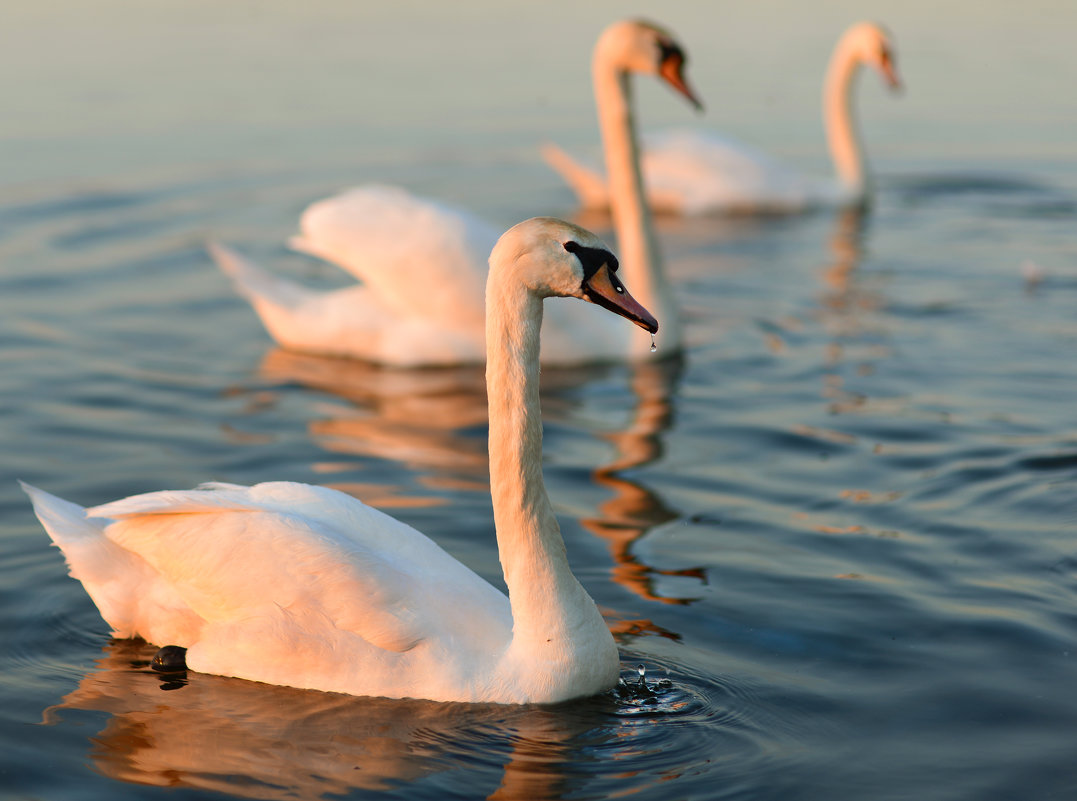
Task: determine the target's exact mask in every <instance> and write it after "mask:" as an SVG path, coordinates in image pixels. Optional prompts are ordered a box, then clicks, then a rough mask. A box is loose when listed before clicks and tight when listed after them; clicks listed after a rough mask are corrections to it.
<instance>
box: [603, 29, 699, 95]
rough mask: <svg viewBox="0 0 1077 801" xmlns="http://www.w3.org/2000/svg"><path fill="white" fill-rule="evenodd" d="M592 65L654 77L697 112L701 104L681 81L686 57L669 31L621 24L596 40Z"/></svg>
mask: <svg viewBox="0 0 1077 801" xmlns="http://www.w3.org/2000/svg"><path fill="white" fill-rule="evenodd" d="M595 62H596V63H598V62H601V63H604V64H609V65H611V66H613V67H614V68H615V69H617V70H619V71H621V72H639V73H643V74H645V75H657V76H658V77H660V78H661V79H662V80H664V81H665V82H666V83H668V84H669V85H670V86H672V87H673V88H674V89H675V90H676V91H677V92H679V93H680V94H682V95H683V96H684V97H685V98H687V99H688V102H689V103H691V104H692V105H693V106H694V107H695V108H696V109H697V110H702V109H703V103H701V102H700V100H699V97H698V96H697V95H696V93H695V92H694V91H693V90H692V88H691V87H690V86H689V85H688V81H687V80H686V79H685V77H684V67H685V64H686V63H687V57H686V56H685V53H684V48H682V47H681V46H680V44H679V43H678V42H677V40H676V39H675V38H674V37H673V34H671V33H670V32H669V31H667V30H666V29H665V28H662V27H661V26H659V25H655V24H654V23H652V22H647V21H645V20H621V21H620V22H615V23H613V24H612V25H610V26H609V27H608V28H606V30H604V31H603V32H602V35H601V36H599V37H598V43H597V44H596V45H595Z"/></svg>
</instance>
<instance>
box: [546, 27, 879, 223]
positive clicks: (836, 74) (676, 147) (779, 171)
mask: <svg viewBox="0 0 1077 801" xmlns="http://www.w3.org/2000/svg"><path fill="white" fill-rule="evenodd" d="M864 64H867V65H870V66H872V67H874V68H875V69H877V70H878V71H879V72H880V74H881V75H882V76H883V77H884V79H885V80H886V81H887V82H888V83H889V84H890V86H891V87H892V88H897V87H899V86H900V82H899V79H898V77H897V71H896V67H895V65H894V56H893V45H892V40H891V37H890V35H889V34H888V33H887V32H886V31H885V30H884V29H883V28H882V27H881V26H879V25H876V24H874V23H868V22H861V23H858V24H856V25H853V26H852V27H850V28H849V29H848V30H847V31H846V32H845V34H844V35H843V36H842V37H841V39H840V40H839V41H838V44H837V46H836V47H835V49H834V55H833V56H832V58H831V61H830V67H829V68H828V70H827V74H826V80H825V83H824V87H823V118H824V122H825V124H826V131H827V143H828V146H829V148H830V153H831V156H832V158H833V161H834V168H835V173H836V175H835V177H834V178H833V179H831V180H826V179H820V178H818V177H814V176H805V175H802V174H800V173H798V172H797V171H795V170H793V169H790V168H789V167H788V166H787V165H785V164H783V163H781V162H780V161H778V160H776V159H774V158H772V157H770V156H768V155H767V154H765V153H763V152H762V151H759V150H757V149H755V148H752V147H750V146H748V145H745V144H743V143H740V142H737V141H735V140H733V139H730V138H728V137H724V136H721V135H718V134H714V133H711V132H702V131H687V130H677V131H668V132H664V133H658V134H652V135H646V136H644V138H643V145H644V148H643V156H642V169H643V176H644V180H645V183H646V191H647V200H648V203H649V204H650V205H651V207H652V209H654V210H655V211H658V212H663V213H668V214H684V215H696V214H707V213H723V212H724V213H757V212H764V213H766V212H771V213H781V212H796V211H804V210H806V209H810V208H813V207H816V206H847V205H856V204H860V203H863V202H865V201H866V200H867V198H868V197H869V195H870V191H871V181H870V175H869V172H868V167H867V160H866V156H865V154H864V148H863V145H862V143H861V141H860V134H859V131H858V127H857V122H856V119H855V117H854V115H853V111H852V103H853V99H852V91H853V86H854V79H855V78H856V75H857V73H858V72H859V69H860V67H861V65H864ZM543 152H544V155H545V157H546V160H547V162H549V164H550V165H551V166H552V167H553V168H554V169H555V170H557V172H559V173H560V174H561V176H562V177H563V178H564V179H565V181H566V182H567V183H568V184H569V185H570V186H571V187H572V188H573V190H574V191H575V192H576V194H577V195H578V196H579V200H580V203H581V205H583V206H584V207H586V208H592V209H602V208H607V207H608V206H609V191H608V189H607V187H606V182H605V181H604V179H603V178H602V176H601V175H600V174H599V173H598V172H596V171H595V170H593V169H591V168H589V167H587V166H585V165H583V164H581V163H579V162H577V161H576V160H575V159H573V158H572V157H571V156H569V155H568V154H567V153H565V152H564V151H562V150H561V149H560V148H557V147H556V146H554V145H547V146H546V147H545V149H544V151H543Z"/></svg>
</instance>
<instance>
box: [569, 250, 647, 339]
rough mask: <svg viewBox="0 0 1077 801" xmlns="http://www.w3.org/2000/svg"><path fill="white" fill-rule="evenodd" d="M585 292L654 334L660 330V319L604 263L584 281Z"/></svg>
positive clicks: (595, 300)
mask: <svg viewBox="0 0 1077 801" xmlns="http://www.w3.org/2000/svg"><path fill="white" fill-rule="evenodd" d="M583 294H584V297H585V298H587V300H589V301H591V302H592V303H594V304H597V305H599V306H601V307H602V308H604V309H609V310H610V311H611V312H613V313H614V314H619V315H621V316H622V317H624V318H625V319H626V320H631V321H632V322H634V323H635V324H636V325H638V326H639V327H640V328H643V329H646V330H647V331H650V332H651V333H652V334H654V333H656V332H657V331H658V321H657V320H656V319H654V317H653V316H652V315H651V313H650V312H649V311H647V310H646V309H645V308H643V306H641V305H640V304H639V302H638V301H637V300H636V299H635V298H634V297H632V296H631V295H629V294H628V290H627V289H625V285H624V284H622V283H621V281H620V279H618V278H617V276H616V275H614V274H613V271H612V270H610V267H609V265H608V264H604V265H602V266H601V267H599V268H598V270H596V271H595V274H594V275H592V276H591V277H590V278H588V279H587V280H586V281H584V282H583Z"/></svg>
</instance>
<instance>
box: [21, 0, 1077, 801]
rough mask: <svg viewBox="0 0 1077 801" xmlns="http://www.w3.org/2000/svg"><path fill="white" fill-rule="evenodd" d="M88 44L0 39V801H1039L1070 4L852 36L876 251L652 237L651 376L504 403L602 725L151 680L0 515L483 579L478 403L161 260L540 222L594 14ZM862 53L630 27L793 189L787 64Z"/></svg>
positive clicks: (1061, 718) (243, 685)
mask: <svg viewBox="0 0 1077 801" xmlns="http://www.w3.org/2000/svg"><path fill="white" fill-rule="evenodd" d="M95 6H96V9H95V11H94V13H92V14H91V13H90V12H89V11H88V10H86V9H88V8H89V7H85V9H84V7H83V6H82V5H77V4H74V3H70V2H64V1H63V0H59V1H58V2H57V3H54V4H51V5H48V6H41V5H38V4H34V5H33V6H31V5H30V4H25V6H23V5H19V4H17V5H16V8H14V9H12V11H11V14H12V16H13V18H14V21H15V23H17V25H16V26H15V27H14V30H17V31H19V32H20V33H21V35H19V36H16V37H13V38H12V41H11V42H10V46H9V47H7V48H6V49H5V50H4V51H3V54H2V55H0V66H4V67H8V68H7V69H3V70H0V75H2V76H3V77H2V78H0V88H2V89H3V90H4V91H5V92H6V96H7V97H8V98H9V105H8V107H9V110H10V111H11V112H12V113H11V120H12V121H11V124H10V125H7V127H6V129H5V131H4V132H2V133H0V167H3V174H4V175H5V176H6V178H4V179H3V182H2V183H0V362H2V369H0V398H3V402H2V403H0V438H2V442H3V443H4V452H5V458H4V459H3V462H2V464H0V509H2V511H3V521H4V522H3V527H2V529H0V641H2V642H3V643H4V644H5V647H4V648H3V649H0V787H2V788H3V790H2V793H0V795H4V797H11V798H26V799H29V798H35V799H39V798H49V799H61V798H62V799H95V798H116V797H122V798H163V797H165V796H166V795H167V797H168V798H170V799H176V798H200V799H201V798H207V799H209V798H213V799H223V798H230V797H246V798H260V799H269V798H273V799H276V798H289V799H291V798H335V797H346V798H406V799H416V798H429V799H443V798H468V799H470V798H488V797H492V798H501V799H508V798H519V799H543V798H550V799H554V798H572V799H593V798H611V797H632V798H640V799H671V798H677V799H722V798H741V799H748V798H750V799H782V800H783V801H785V800H787V799H828V800H832V799H906V798H908V799H940V800H942V799H955V800H957V799H977V800H978V801H979V800H980V799H1050V798H1058V799H1063V798H1072V797H1074V795H1075V794H1077V767H1075V766H1077V747H1075V745H1074V737H1073V731H1074V729H1075V726H1077V690H1075V689H1074V688H1075V686H1077V681H1075V675H1077V665H1075V660H1077V614H1075V610H1077V542H1075V537H1074V533H1075V532H1077V426H1075V422H1074V421H1075V419H1077V418H1075V416H1074V402H1073V399H1074V398H1075V397H1077V370H1075V369H1074V354H1075V353H1077V317H1075V315H1074V308H1075V304H1077V245H1075V238H1074V231H1075V226H1074V223H1075V220H1077V146H1075V145H1074V142H1073V137H1072V132H1073V130H1075V127H1074V126H1075V124H1077V114H1075V108H1074V106H1073V105H1072V104H1067V103H1066V102H1064V98H1065V97H1068V96H1069V94H1065V93H1064V91H1063V90H1064V89H1065V87H1066V86H1067V85H1068V84H1067V81H1068V78H1067V77H1066V76H1070V77H1071V76H1072V75H1073V74H1075V71H1077V55H1075V54H1074V51H1073V50H1072V48H1070V47H1068V46H1067V45H1066V34H1065V31H1072V29H1073V26H1072V23H1073V22H1074V12H1073V10H1072V9H1070V8H1069V7H1068V6H1067V7H1063V6H1059V5H1058V4H1053V3H1050V2H1046V0H1045V2H1041V3H1038V4H1035V3H1034V4H1033V6H1032V7H1030V8H1025V7H1022V8H1021V9H1016V8H1015V9H1013V10H1007V9H1005V8H1001V7H1000V8H987V9H984V8H980V7H977V8H976V9H971V8H970V9H957V8H946V9H939V8H937V4H927V3H923V4H918V3H902V4H897V3H892V4H882V5H880V6H879V7H878V8H876V9H872V10H871V15H872V16H875V17H878V18H881V19H884V20H885V21H886V22H887V23H888V24H889V25H890V27H891V28H892V29H893V30H894V31H895V34H896V36H897V38H898V42H899V64H900V65H901V68H902V70H903V71H904V73H905V79H906V83H907V86H908V89H907V92H906V94H905V95H904V96H903V97H901V98H900V99H894V98H891V97H888V96H886V95H885V93H884V92H883V91H882V89H881V87H880V86H879V85H878V82H877V81H875V80H874V78H873V76H865V78H864V80H863V81H862V86H861V94H862V98H861V99H862V102H861V104H860V106H861V111H862V114H863V117H864V122H865V132H866V136H867V139H868V142H869V147H870V149H871V151H872V156H873V159H874V164H875V166H876V168H877V170H878V173H879V176H878V184H879V186H878V196H877V202H876V203H875V206H874V207H873V209H872V210H871V211H870V212H869V213H868V214H866V215H851V214H845V215H835V214H829V213H820V214H815V215H809V216H805V217H797V218H787V219H781V218H777V219H766V220H754V221H753V220H749V219H735V220H689V221H684V220H662V221H661V223H660V225H659V234H660V239H661V243H662V248H663V251H664V253H665V254H666V259H667V262H668V266H669V269H670V271H671V272H672V274H673V275H674V277H675V279H676V284H677V291H678V298H679V300H680V302H681V305H682V308H683V309H684V310H685V317H686V319H687V321H688V324H687V333H688V338H689V342H690V346H689V347H688V349H687V351H686V353H685V354H684V357H683V358H682V359H679V360H671V361H668V362H665V363H663V364H661V365H657V366H649V367H643V368H632V367H628V366H610V367H603V368H598V369H589V370H573V371H555V370H548V371H545V372H544V375H543V381H544V389H543V410H544V415H545V421H546V434H545V461H546V477H547V486H548V489H549V492H550V495H551V497H552V499H553V502H554V505H555V508H556V509H557V511H558V514H559V516H560V519H561V524H562V529H563V531H564V534H565V538H566V545H567V548H568V551H569V556H570V559H571V561H572V564H573V567H574V569H575V572H576V574H577V575H578V576H579V577H580V579H581V581H582V582H583V583H584V585H585V586H586V588H587V590H588V591H589V592H590V593H591V595H592V596H593V597H594V598H595V600H596V601H597V602H598V604H599V606H600V608H601V609H602V610H603V612H604V614H605V615H606V617H607V620H608V621H609V623H610V626H611V628H612V629H613V631H614V632H615V634H616V636H617V638H618V642H619V644H620V648H621V653H622V664H623V668H624V676H625V680H626V682H627V685H626V686H625V687H624V688H622V689H621V690H620V691H619V692H618V693H611V694H610V695H607V696H604V697H600V698H596V699H592V700H589V701H586V702H580V703H573V704H570V705H567V706H563V707H552V708H545V707H522V708H521V707H496V706H493V707H490V706H480V707H475V706H467V705H444V704H432V703H426V702H400V701H385V700H379V699H364V698H350V697H340V696H334V695H328V694H321V693H310V692H303V691H297V690H291V689H287V688H275V687H268V686H263V685H257V684H252V683H248V682H243V681H239V680H234V679H225V678H220V677H214V676H204V675H197V674H190V675H189V676H188V677H187V681H186V683H184V682H178V683H176V682H170V681H168V680H162V679H161V678H160V677H158V676H157V675H155V674H153V673H152V672H151V671H149V670H148V668H147V662H148V659H149V658H150V656H152V653H153V650H154V649H153V648H152V647H151V646H146V645H145V644H140V643H132V642H114V641H111V640H110V639H109V637H108V629H107V627H106V626H105V624H104V623H103V621H102V620H101V619H100V617H99V616H98V615H97V612H96V610H95V608H94V607H93V605H92V603H91V602H90V600H89V598H88V597H87V596H86V595H85V593H84V592H83V590H82V589H81V587H80V586H79V584H78V583H77V582H75V581H72V580H71V579H70V578H68V577H67V575H66V570H65V568H64V565H63V560H62V557H61V556H60V554H59V553H58V552H57V551H56V550H55V549H53V548H51V547H49V545H48V539H47V537H46V536H45V534H44V533H43V532H42V531H41V529H40V527H39V525H38V523H37V521H36V520H35V519H34V518H33V516H32V513H31V511H30V508H29V504H28V502H27V500H26V498H25V496H23V495H22V493H21V492H20V491H19V490H18V488H17V486H16V485H15V479H16V478H22V479H24V480H27V481H29V482H31V483H33V484H36V485H39V486H42V487H44V488H46V489H48V490H49V491H51V492H54V493H56V494H59V495H61V496H63V497H66V498H70V499H71V500H73V501H76V502H79V503H82V504H85V505H91V504H95V503H99V502H103V501H106V500H110V499H113V498H117V497H121V496H125V495H130V494H133V493H137V492H142V491H149V490H155V489H161V488H168V487H176V488H180V487H191V486H194V485H196V484H198V483H200V482H202V481H206V480H224V481H232V482H239V483H251V482H257V481H262V480H270V479H289V480H298V481H307V482H311V483H318V484H325V485H330V486H334V487H338V488H341V489H345V490H346V491H349V492H353V493H355V494H357V495H359V496H360V497H363V498H364V499H366V500H368V501H369V502H371V503H373V504H375V505H377V506H379V507H381V508H385V509H387V510H389V511H391V513H392V514H394V515H396V516H398V517H399V518H401V519H403V520H405V521H407V522H408V523H411V524H413V525H415V526H417V527H418V528H420V529H421V530H423V531H424V532H426V533H428V534H429V535H431V536H432V537H433V538H434V539H436V540H437V541H438V542H439V543H442V544H443V545H444V546H445V547H446V548H447V549H448V550H450V551H451V552H452V553H454V554H455V555H457V556H458V557H459V558H461V559H462V560H464V561H465V562H466V563H467V564H469V565H470V566H472V567H473V568H474V569H475V570H477V571H478V572H479V573H480V574H481V575H483V576H485V577H486V578H488V579H490V580H491V581H494V582H495V583H497V582H500V568H499V565H498V562H497V555H496V550H495V546H494V542H493V536H492V519H491V509H490V502H489V496H488V492H487V467H486V461H485V435H486V427H485V426H486V423H485V397H484V384H483V380H482V374H481V370H477V369H460V370H435V371H417V372H408V371H398V370H385V369H379V368H375V367H370V366H365V365H359V364H349V363H347V362H342V361H336V360H331V359H318V358H312V357H304V356H297V355H295V354H289V353H285V352H282V351H279V350H277V349H275V348H273V347H272V346H271V344H270V342H269V341H268V339H267V337H266V335H265V333H264V331H263V330H262V329H261V327H260V325H259V323H258V321H257V319H256V318H255V316H254V315H253V313H252V312H251V311H250V309H249V308H248V307H247V306H246V305H245V304H244V303H243V302H242V301H240V300H239V299H237V298H236V297H235V296H234V295H233V293H232V291H231V289H230V287H229V285H228V283H227V281H226V280H225V279H224V278H223V277H222V276H220V275H219V274H218V273H217V272H216V270H215V268H214V267H213V265H212V263H211V262H210V261H209V259H208V258H207V256H206V255H205V253H204V249H203V243H204V241H205V240H206V239H207V238H209V237H217V238H220V239H222V240H224V241H227V242H229V243H231V244H234V245H235V246H237V247H240V248H242V249H243V250H245V251H246V252H248V253H250V254H251V255H252V256H254V257H255V258H257V259H259V260H260V261H261V262H262V263H264V264H266V265H267V266H269V267H271V268H272V269H274V270H277V271H280V272H282V273H288V274H291V275H294V276H296V277H298V278H300V279H302V280H304V281H305V282H307V283H310V284H314V285H317V284H321V285H336V284H339V283H341V281H342V280H343V279H342V278H341V276H340V275H339V274H338V273H337V272H336V271H335V270H334V269H333V268H331V267H328V266H325V265H321V264H318V263H316V262H314V261H312V260H310V259H306V258H304V257H300V256H297V255H295V254H292V253H290V252H288V251H287V250H286V249H285V248H284V247H283V242H284V241H285V239H286V238H287V236H288V235H290V234H291V233H292V232H293V231H294V227H295V221H296V219H297V217H298V214H299V213H300V211H301V210H302V209H303V208H304V206H305V205H306V204H307V203H309V202H311V201H313V200H315V199H318V198H319V197H322V196H325V195H327V194H329V193H331V192H333V191H335V190H337V189H339V188H341V187H344V186H347V185H350V184H354V183H359V182H362V181H366V180H381V181H390V182H393V183H397V184H401V185H404V186H406V187H408V188H410V189H412V190H413V191H415V192H417V193H420V194H425V195H428V196H434V197H440V198H443V199H446V200H450V201H452V202H456V203H460V204H461V205H464V206H466V207H468V208H471V209H472V210H474V211H476V212H477V213H480V214H482V215H484V216H486V217H487V218H489V219H492V220H494V221H496V222H498V223H499V224H501V225H504V226H506V227H507V226H508V225H510V224H512V223H514V222H516V221H518V220H519V219H522V218H524V217H526V216H530V215H532V214H539V213H556V214H561V215H566V216H567V215H570V214H572V199H571V197H570V196H569V194H568V192H567V190H565V189H563V188H562V187H561V186H560V185H559V183H558V181H557V179H556V177H555V176H553V175H552V174H551V173H549V172H548V171H547V170H546V169H545V167H544V166H543V165H542V164H541V162H540V161H539V158H538V155H537V147H538V144H539V143H541V142H542V141H544V140H546V139H555V140H557V141H559V142H560V143H561V144H563V145H565V146H566V147H570V148H573V149H575V150H576V151H577V152H582V153H588V152H590V153H592V154H593V153H594V152H595V141H596V132H595V124H594V121H593V112H592V111H591V107H590V96H589V86H588V82H587V78H586V70H587V59H588V52H589V49H590V43H591V41H592V40H593V38H594V36H595V34H596V33H597V31H598V30H599V29H600V28H601V27H602V26H603V25H604V24H605V23H606V22H608V21H609V20H612V19H614V18H616V16H618V15H619V14H622V13H623V9H621V7H620V5H619V4H615V3H613V2H608V3H595V4H589V5H588V6H586V7H585V8H579V7H577V6H576V5H569V4H566V3H559V2H553V3H549V4H544V6H545V7H544V9H542V10H541V11H540V10H534V9H524V8H516V7H514V6H512V5H508V6H503V5H502V4H494V3H489V2H471V3H462V4H452V5H446V6H444V7H441V6H438V7H436V10H428V11H424V7H423V6H421V5H419V4H414V5H409V4H401V5H397V6H393V7H391V8H379V9H376V10H375V9H367V8H360V7H359V6H358V5H357V4H354V5H353V4H345V3H335V2H326V3H324V4H317V5H316V6H310V7H308V6H306V5H304V6H299V5H296V6H294V7H292V6H290V5H285V4H283V3H276V2H270V3H261V4H254V3H243V2H240V3H235V4H229V5H227V6H225V7H221V8H218V7H217V6H216V5H211V4H208V3H202V2H190V3H187V2H185V3H182V4H180V3H163V4H160V5H159V7H158V8H156V9H155V10H153V11H152V12H151V11H150V10H148V9H143V8H141V7H137V6H128V5H127V4H125V3H121V2H118V0H117V1H116V2H103V3H101V4H95ZM779 11H780V13H778V12H779ZM864 12H865V10H864V9H862V8H860V7H859V6H855V5H853V4H852V3H837V4H830V5H828V7H827V9H825V10H822V11H811V12H809V11H808V10H806V9H803V8H801V6H800V4H792V3H789V4H783V3H779V4H775V5H774V6H773V7H772V6H771V5H770V4H767V8H766V9H762V8H761V9H752V8H748V9H743V10H741V9H736V10H735V9H732V8H724V9H717V8H712V5H711V4H705V3H691V2H671V3H669V4H664V5H663V9H661V10H660V9H657V8H655V9H651V10H649V11H648V13H649V15H650V16H653V17H656V18H659V17H660V18H661V19H662V21H664V22H666V23H668V24H669V25H670V26H671V27H672V28H673V29H674V30H676V31H677V32H678V33H679V34H680V36H681V38H682V40H683V41H684V43H685V46H686V47H687V48H688V50H689V52H690V54H691V56H690V57H691V59H692V61H691V66H690V69H692V70H693V75H694V79H695V84H696V85H697V87H698V89H699V91H700V93H701V94H702V95H703V97H704V100H705V101H706V102H707V104H708V109H709V112H708V114H707V116H706V117H705V118H703V120H702V121H701V123H705V124H707V125H710V126H713V127H715V128H722V129H724V130H726V131H730V132H732V133H735V134H737V135H738V136H742V137H744V138H746V139H749V140H750V141H752V142H754V143H756V144H759V145H760V146H764V147H767V148H769V149H770V150H772V151H773V152H775V153H777V154H778V155H782V156H784V157H786V158H788V159H789V160H790V161H793V162H794V163H795V164H797V165H798V166H801V167H803V168H804V169H805V170H806V171H817V172H823V171H825V169H826V162H825V158H824V153H823V144H822V140H821V134H820V133H819V128H818V120H817V117H818V111H817V108H816V104H817V99H816V94H817V83H818V73H819V72H821V64H820V62H821V61H823V60H825V58H826V55H827V53H828V49H829V46H830V42H831V41H832V39H833V38H834V37H835V36H836V33H837V31H839V30H840V29H841V27H842V26H843V25H844V24H846V23H847V22H849V21H851V20H853V19H855V18H857V17H859V16H861V15H862V14H864ZM8 29H9V34H10V31H11V30H12V27H11V26H8ZM35 55H36V56H37V58H36V59H35V58H32V57H33V56H35ZM491 61H494V62H496V64H497V65H499V66H498V68H496V69H491V68H490V64H491ZM16 63H17V64H19V65H20V68H21V69H22V70H23V71H22V72H21V73H20V74H19V78H18V79H17V78H16V77H14V73H15V70H14V67H13V66H12V65H14V64H16ZM817 64H820V66H819V67H818V69H816V65H817ZM804 65H808V66H804ZM444 76H449V77H444ZM639 95H640V103H641V110H640V115H641V117H642V119H643V121H644V123H645V125H646V124H653V125H654V126H661V125H665V124H677V125H685V124H695V120H694V119H693V118H692V116H691V114H690V113H689V112H688V111H686V110H685V109H683V108H682V107H681V106H680V105H679V104H678V103H677V102H676V101H675V99H672V98H670V97H667V96H666V95H665V94H664V93H663V92H661V91H659V90H658V89H657V88H654V87H648V86H643V87H641V89H640V92H639ZM582 221H583V222H585V223H586V224H588V225H591V226H593V227H595V228H596V229H598V230H599V231H600V232H601V233H602V234H603V235H606V236H608V237H610V238H611V239H612V234H611V233H610V232H609V230H608V221H606V220H604V219H602V218H601V217H599V218H582ZM1027 264H1032V265H1035V267H1034V268H1030V267H1028V266H1026V265H1027ZM1028 275H1033V276H1035V277H1037V280H1034V281H1029V280H1027V276H1028ZM658 344H659V347H661V345H662V343H661V338H659V343H658ZM641 664H642V665H644V666H645V668H646V677H645V681H646V682H647V684H648V689H646V690H643V689H641V688H639V687H638V686H636V685H637V684H638V676H637V673H636V666H637V665H641ZM165 788H168V789H167V790H165Z"/></svg>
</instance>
